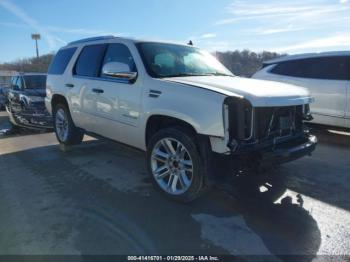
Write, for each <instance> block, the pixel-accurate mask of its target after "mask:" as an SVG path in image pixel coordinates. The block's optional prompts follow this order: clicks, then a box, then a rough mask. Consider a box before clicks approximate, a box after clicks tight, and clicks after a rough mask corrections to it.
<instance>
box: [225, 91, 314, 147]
mask: <svg viewBox="0 0 350 262" xmlns="http://www.w3.org/2000/svg"><path fill="white" fill-rule="evenodd" d="M224 104H225V105H224V106H225V111H226V112H225V114H227V116H226V118H227V119H226V121H225V122H227V125H228V127H227V128H226V129H227V133H228V137H229V138H228V141H227V142H228V144H227V146H228V147H229V148H230V150H231V152H233V153H238V152H242V151H252V150H261V149H264V148H271V147H272V148H273V147H274V146H275V145H277V144H280V143H283V142H288V141H291V140H293V139H298V138H302V137H303V136H304V135H305V132H306V130H305V129H304V125H303V121H304V120H307V118H309V117H310V116H311V115H310V113H309V107H308V106H304V105H295V106H281V107H252V105H251V104H250V102H249V101H247V100H245V99H241V98H233V97H229V98H227V99H226V100H225V103H224Z"/></svg>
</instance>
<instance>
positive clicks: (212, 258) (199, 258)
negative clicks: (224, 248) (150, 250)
mask: <svg viewBox="0 0 350 262" xmlns="http://www.w3.org/2000/svg"><path fill="white" fill-rule="evenodd" d="M219 260H220V259H219V257H218V256H128V261H219Z"/></svg>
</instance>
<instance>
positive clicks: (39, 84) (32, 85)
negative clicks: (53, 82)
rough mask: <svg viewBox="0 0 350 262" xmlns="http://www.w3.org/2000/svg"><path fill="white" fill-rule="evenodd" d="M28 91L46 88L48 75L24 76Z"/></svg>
mask: <svg viewBox="0 0 350 262" xmlns="http://www.w3.org/2000/svg"><path fill="white" fill-rule="evenodd" d="M23 79H24V82H25V88H26V89H44V88H46V75H33V76H23Z"/></svg>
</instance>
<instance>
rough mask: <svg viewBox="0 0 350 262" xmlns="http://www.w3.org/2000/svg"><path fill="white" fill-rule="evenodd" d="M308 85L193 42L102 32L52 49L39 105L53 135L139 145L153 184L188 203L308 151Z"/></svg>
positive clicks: (312, 141) (67, 141) (312, 140)
mask: <svg viewBox="0 0 350 262" xmlns="http://www.w3.org/2000/svg"><path fill="white" fill-rule="evenodd" d="M311 101H312V99H311V97H310V96H309V94H308V92H307V91H306V90H305V89H303V88H300V87H297V86H293V85H287V84H282V83H277V82H270V81H263V80H253V79H245V78H240V77H236V76H234V75H233V74H232V73H231V72H230V71H228V70H227V69H226V68H225V67H224V66H223V65H222V64H220V62H218V61H217V60H216V59H215V58H214V57H213V56H212V55H210V54H209V53H208V52H205V51H202V50H200V49H198V48H195V47H193V46H187V45H179V44H170V43H160V42H151V41H140V40H134V39H125V38H119V37H112V36H105V37H96V38H89V39H83V40H79V41H75V42H72V43H69V44H68V45H67V46H65V47H63V48H61V49H60V50H59V51H58V53H57V54H56V56H55V58H54V60H53V62H52V63H51V65H50V68H49V72H48V77H47V88H46V100H45V103H46V107H47V109H48V111H49V112H51V114H52V116H53V121H54V127H55V132H56V136H57V139H58V141H59V142H60V143H61V144H64V145H74V144H78V143H80V142H81V141H82V139H83V135H84V133H88V134H97V135H100V136H103V137H106V138H110V139H112V140H115V141H119V142H121V143H124V144H127V145H130V146H132V147H136V148H139V149H141V150H144V151H146V152H147V168H148V171H149V174H150V175H151V177H152V181H153V182H154V183H155V185H156V186H157V187H158V188H159V189H161V191H162V192H163V193H165V194H166V195H167V196H169V197H171V198H172V199H175V200H180V201H190V200H192V199H194V198H196V197H197V196H199V194H200V193H201V191H202V190H203V189H204V188H208V187H210V185H212V184H213V183H214V182H215V181H216V179H217V178H218V177H221V176H223V175H225V176H229V175H233V174H235V173H236V172H244V171H246V170H254V169H256V168H258V167H260V166H269V165H273V164H278V163H283V162H286V161H290V160H293V159H297V158H299V157H302V156H304V155H307V154H310V153H311V152H312V151H313V150H314V149H315V146H316V143H317V139H316V137H314V136H312V135H310V134H309V132H308V130H307V129H306V128H305V127H304V125H303V122H304V121H306V120H310V119H311V115H310V112H309V103H310V102H311Z"/></svg>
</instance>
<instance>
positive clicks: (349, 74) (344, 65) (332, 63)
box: [310, 56, 350, 80]
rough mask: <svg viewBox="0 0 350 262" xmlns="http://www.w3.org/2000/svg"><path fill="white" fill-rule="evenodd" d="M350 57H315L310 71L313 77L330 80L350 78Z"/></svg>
mask: <svg viewBox="0 0 350 262" xmlns="http://www.w3.org/2000/svg"><path fill="white" fill-rule="evenodd" d="M349 65H350V57H341V56H339V57H322V58H315V59H314V61H313V65H312V70H311V72H310V77H311V78H317V79H330V80H349V79H350V71H349V70H350V67H349Z"/></svg>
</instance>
